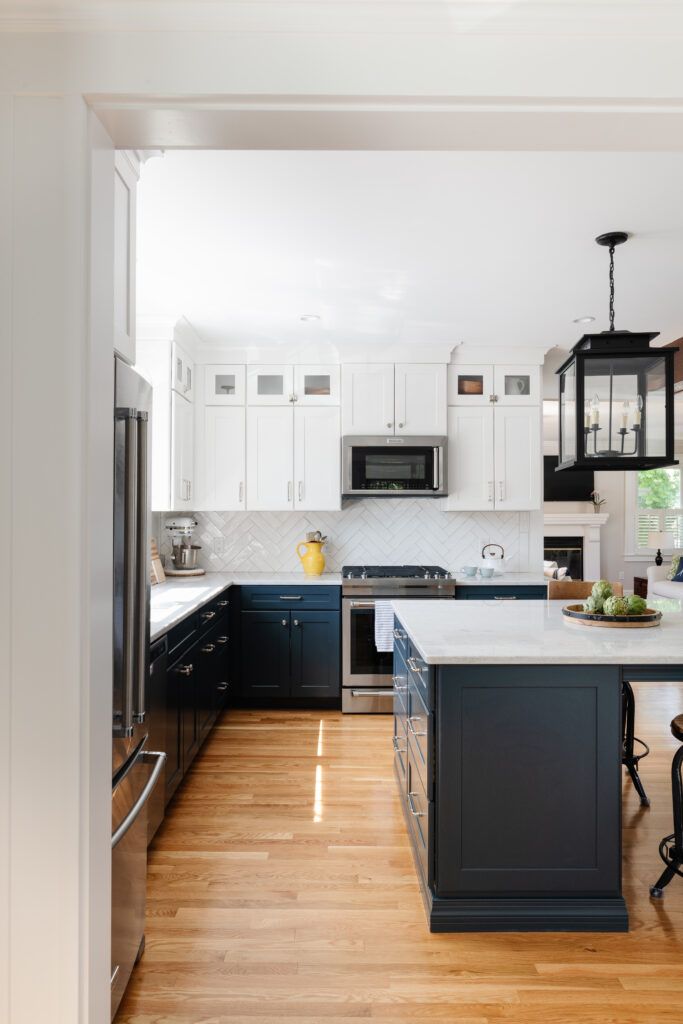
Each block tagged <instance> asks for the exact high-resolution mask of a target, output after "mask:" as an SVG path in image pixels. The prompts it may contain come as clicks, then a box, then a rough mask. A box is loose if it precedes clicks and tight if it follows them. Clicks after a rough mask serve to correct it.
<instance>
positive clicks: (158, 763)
mask: <svg viewBox="0 0 683 1024" xmlns="http://www.w3.org/2000/svg"><path fill="white" fill-rule="evenodd" d="M136 761H142V763H143V764H153V765H154V770H153V771H152V774H151V775H150V777H149V778H148V780H147V782H146V783H145V787H144V789H143V790H142V792H141V793H140V796H139V797H138V798H137V800H136V801H135V803H134V804H133V806H132V807H131V809H130V810H129V812H128V814H127V815H126V817H125V818H124V819H123V821H122V822H121V824H120V825H119V827H118V828H117V829H116V831H115V832H114V833H113V834H112V837H111V848H112V850H113V849H114V847H115V846H116V845H117V843H119V842H120V841H121V840H122V839H123V837H124V836H125V834H126V832H127V831H128V829H129V828H130V827H131V825H132V824H133V822H134V821H135V819H136V818H137V816H138V814H139V813H140V811H141V810H142V808H143V807H144V806H145V804H146V803H147V800H148V799H149V796H150V794H151V792H152V790H153V789H154V787H155V786H156V783H157V779H158V778H159V775H160V774H161V769H162V768H163V767H164V764H165V762H166V754H165V753H164V751H163V750H145V751H140V753H139V754H138V756H137V758H136Z"/></svg>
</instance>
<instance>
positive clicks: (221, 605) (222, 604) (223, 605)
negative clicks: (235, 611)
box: [217, 601, 229, 608]
mask: <svg viewBox="0 0 683 1024" xmlns="http://www.w3.org/2000/svg"><path fill="white" fill-rule="evenodd" d="M228 603H229V602H228V601H218V602H217V604H218V607H219V608H227V607H228Z"/></svg>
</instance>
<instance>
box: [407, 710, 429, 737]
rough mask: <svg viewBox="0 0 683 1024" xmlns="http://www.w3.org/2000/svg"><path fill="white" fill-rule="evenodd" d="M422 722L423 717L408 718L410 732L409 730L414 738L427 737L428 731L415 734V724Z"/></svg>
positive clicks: (413, 716)
mask: <svg viewBox="0 0 683 1024" xmlns="http://www.w3.org/2000/svg"><path fill="white" fill-rule="evenodd" d="M421 720H422V715H412V716H409V717H408V730H409V732H410V733H412V735H413V736H426V735H427V730H426V729H425V731H424V732H415V727H414V726H413V722H420V721H421Z"/></svg>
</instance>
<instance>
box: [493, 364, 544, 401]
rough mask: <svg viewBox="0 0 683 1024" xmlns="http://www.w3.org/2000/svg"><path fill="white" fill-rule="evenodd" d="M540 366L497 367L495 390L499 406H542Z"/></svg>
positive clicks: (494, 373) (494, 377)
mask: <svg viewBox="0 0 683 1024" xmlns="http://www.w3.org/2000/svg"><path fill="white" fill-rule="evenodd" d="M540 369H541V368H540V367H539V366H496V367H495V368H494V371H493V390H494V393H495V395H496V398H497V400H498V401H497V403H496V404H497V405H540V401H541V399H540V378H541V372H540Z"/></svg>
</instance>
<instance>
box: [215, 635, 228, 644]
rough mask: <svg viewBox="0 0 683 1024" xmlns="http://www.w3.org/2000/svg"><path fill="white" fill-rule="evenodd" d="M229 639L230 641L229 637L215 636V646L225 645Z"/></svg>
mask: <svg viewBox="0 0 683 1024" xmlns="http://www.w3.org/2000/svg"><path fill="white" fill-rule="evenodd" d="M229 639H230V637H229V636H217V637H216V643H217V644H227V642H228V640H229Z"/></svg>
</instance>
